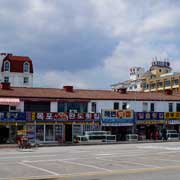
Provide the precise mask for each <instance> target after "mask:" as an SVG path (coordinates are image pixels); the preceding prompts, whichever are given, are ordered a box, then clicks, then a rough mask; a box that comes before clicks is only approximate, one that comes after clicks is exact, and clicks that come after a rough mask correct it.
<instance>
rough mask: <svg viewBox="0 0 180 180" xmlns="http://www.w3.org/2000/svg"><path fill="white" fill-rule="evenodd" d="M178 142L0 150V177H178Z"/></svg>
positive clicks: (7, 179)
mask: <svg viewBox="0 0 180 180" xmlns="http://www.w3.org/2000/svg"><path fill="white" fill-rule="evenodd" d="M179 170H180V144H179V142H166V143H146V144H116V145H91V146H68V147H44V148H38V149H32V150H19V149H3V150H0V180H29V179H39V180H47V179H54V180H55V179H56V180H57V179H73V180H74V179H82V180H83V179H88V180H92V179H93V180H94V179H98V180H100V179H103V180H104V179H112V180H113V179H128V180H131V179H134V178H135V177H137V178H139V179H140V178H142V177H143V179H148V180H149V179H161V178H162V179H166V178H167V177H168V179H169V178H171V179H173V178H174V179H178V178H177V177H178V176H179V174H180V173H179Z"/></svg>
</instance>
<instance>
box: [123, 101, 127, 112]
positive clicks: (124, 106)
mask: <svg viewBox="0 0 180 180" xmlns="http://www.w3.org/2000/svg"><path fill="white" fill-rule="evenodd" d="M122 109H123V110H125V109H127V102H123V104H122Z"/></svg>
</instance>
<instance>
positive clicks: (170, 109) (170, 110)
mask: <svg viewBox="0 0 180 180" xmlns="http://www.w3.org/2000/svg"><path fill="white" fill-rule="evenodd" d="M169 112H173V103H169Z"/></svg>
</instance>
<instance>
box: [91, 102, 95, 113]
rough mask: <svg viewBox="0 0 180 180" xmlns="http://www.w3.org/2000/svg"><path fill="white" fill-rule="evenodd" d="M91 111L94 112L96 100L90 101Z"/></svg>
mask: <svg viewBox="0 0 180 180" xmlns="http://www.w3.org/2000/svg"><path fill="white" fill-rule="evenodd" d="M91 111H92V112H94V113H96V102H92V103H91Z"/></svg>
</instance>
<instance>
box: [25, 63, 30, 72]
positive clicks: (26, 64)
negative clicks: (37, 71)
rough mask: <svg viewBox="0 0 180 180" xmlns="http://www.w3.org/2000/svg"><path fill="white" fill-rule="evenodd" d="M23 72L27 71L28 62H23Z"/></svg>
mask: <svg viewBox="0 0 180 180" xmlns="http://www.w3.org/2000/svg"><path fill="white" fill-rule="evenodd" d="M24 72H29V63H28V62H25V63H24Z"/></svg>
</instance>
